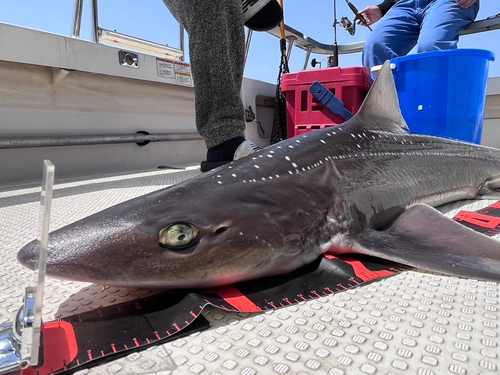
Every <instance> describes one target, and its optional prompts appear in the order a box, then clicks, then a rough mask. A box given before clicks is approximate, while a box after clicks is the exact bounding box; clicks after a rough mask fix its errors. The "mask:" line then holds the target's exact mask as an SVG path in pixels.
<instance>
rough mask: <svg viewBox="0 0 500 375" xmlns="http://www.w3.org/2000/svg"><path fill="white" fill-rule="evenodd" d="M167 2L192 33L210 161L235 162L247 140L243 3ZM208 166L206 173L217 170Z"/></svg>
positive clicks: (201, 126) (199, 122)
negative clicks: (244, 92) (242, 89)
mask: <svg viewBox="0 0 500 375" xmlns="http://www.w3.org/2000/svg"><path fill="white" fill-rule="evenodd" d="M163 2H164V3H165V5H167V7H168V8H169V10H170V11H171V13H172V14H173V16H174V17H175V18H176V19H177V20H178V21H179V22H180V23H181V24H182V25H183V26H184V28H185V29H186V31H187V33H188V34H189V54H190V64H191V70H192V74H193V80H194V91H195V102H196V104H195V107H196V127H197V129H198V132H199V133H200V134H201V135H202V136H203V137H204V138H205V142H206V144H207V148H208V149H209V150H208V152H207V161H208V162H219V161H221V162H228V161H231V160H233V158H236V156H237V155H236V156H235V151H236V150H237V148H238V147H239V146H240V144H241V143H242V142H244V141H245V139H244V131H245V122H244V117H243V116H244V110H243V104H242V102H241V97H240V92H241V84H242V80H243V67H244V55H245V52H244V46H245V30H244V26H243V11H242V6H241V0H211V1H208V0H163ZM247 143H250V142H247ZM249 151H250V149H249ZM248 153H249V152H248ZM204 163H205V165H203V163H202V170H209V169H212V168H213V167H214V166H213V165H207V164H206V162H204ZM215 166H218V165H215Z"/></svg>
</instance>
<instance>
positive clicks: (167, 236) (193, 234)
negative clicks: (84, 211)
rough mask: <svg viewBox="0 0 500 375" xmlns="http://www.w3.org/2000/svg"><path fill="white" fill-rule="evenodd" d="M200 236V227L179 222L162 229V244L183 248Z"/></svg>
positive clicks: (173, 247) (172, 247)
mask: <svg viewBox="0 0 500 375" xmlns="http://www.w3.org/2000/svg"><path fill="white" fill-rule="evenodd" d="M197 237H198V229H197V228H196V227H195V226H194V225H191V224H185V223H177V224H172V225H169V226H168V227H166V228H163V229H162V230H160V245H162V246H165V247H168V248H171V249H182V248H184V247H186V246H188V245H190V244H191V243H193V242H194V241H195V240H196V238H197Z"/></svg>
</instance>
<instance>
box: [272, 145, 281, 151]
mask: <svg viewBox="0 0 500 375" xmlns="http://www.w3.org/2000/svg"><path fill="white" fill-rule="evenodd" d="M278 148H281V146H278ZM271 152H272V151H271Z"/></svg>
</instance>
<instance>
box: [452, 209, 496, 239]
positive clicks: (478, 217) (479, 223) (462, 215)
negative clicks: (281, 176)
mask: <svg viewBox="0 0 500 375" xmlns="http://www.w3.org/2000/svg"><path fill="white" fill-rule="evenodd" d="M453 220H455V221H457V222H459V223H460V224H463V225H465V226H466V227H469V228H471V229H474V230H475V231H477V232H480V233H483V234H485V235H487V236H495V235H497V234H500V202H497V203H494V204H492V205H491V206H488V207H486V208H482V209H480V210H477V211H475V212H471V211H460V212H459V213H458V214H456V215H455V217H454V218H453Z"/></svg>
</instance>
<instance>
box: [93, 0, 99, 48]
mask: <svg viewBox="0 0 500 375" xmlns="http://www.w3.org/2000/svg"><path fill="white" fill-rule="evenodd" d="M91 31H92V35H91V36H92V40H93V41H94V42H96V43H99V8H98V4H97V0H92V29H91Z"/></svg>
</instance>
